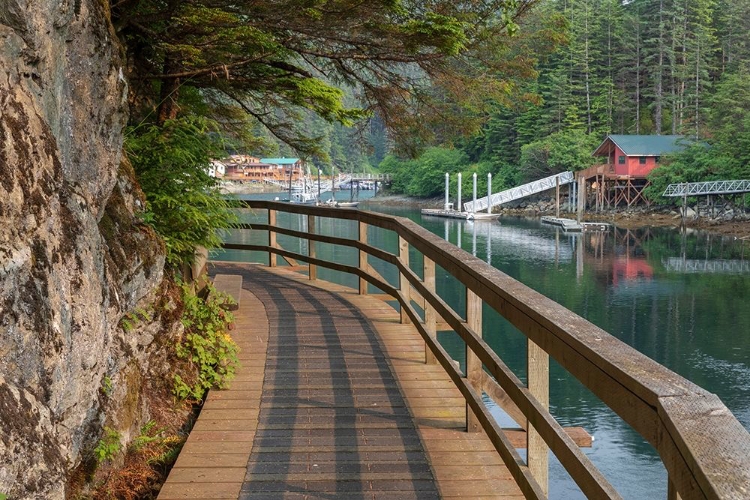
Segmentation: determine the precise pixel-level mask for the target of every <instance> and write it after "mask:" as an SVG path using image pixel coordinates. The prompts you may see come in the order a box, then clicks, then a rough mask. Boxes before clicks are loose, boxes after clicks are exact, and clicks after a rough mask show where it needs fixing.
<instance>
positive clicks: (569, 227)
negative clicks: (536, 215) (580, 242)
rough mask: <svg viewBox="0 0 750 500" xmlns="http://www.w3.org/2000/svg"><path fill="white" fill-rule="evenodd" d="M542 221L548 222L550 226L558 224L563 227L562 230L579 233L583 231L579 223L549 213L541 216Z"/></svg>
mask: <svg viewBox="0 0 750 500" xmlns="http://www.w3.org/2000/svg"><path fill="white" fill-rule="evenodd" d="M541 219H542V223H544V224H550V225H552V226H558V227H561V228H563V231H567V232H575V233H579V232H581V231H583V225H582V224H579V223H578V222H577V221H575V220H573V219H564V218H562V217H552V216H550V215H543V216H542V217H541Z"/></svg>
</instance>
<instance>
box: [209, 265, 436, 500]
mask: <svg viewBox="0 0 750 500" xmlns="http://www.w3.org/2000/svg"><path fill="white" fill-rule="evenodd" d="M212 272H216V273H230V274H240V275H242V276H243V288H245V289H246V290H248V291H250V292H252V293H253V294H254V295H255V296H256V297H258V299H259V300H260V301H261V302H262V303H263V305H264V306H265V309H266V314H267V317H268V322H269V340H268V351H267V357H266V365H265V380H264V382H263V388H262V394H261V405H260V413H259V417H258V427H257V431H256V434H255V439H254V441H253V446H252V452H251V455H250V459H249V461H248V464H247V473H246V476H245V481H244V483H243V485H242V488H241V492H240V498H243V499H244V498H254V499H256V498H261V499H265V498H268V499H271V498H331V499H332V498H347V499H356V498H368V499H372V498H383V499H385V498H388V499H401V498H404V499H407V498H438V492H437V489H436V486H435V482H434V480H433V475H432V473H431V470H430V466H429V464H428V462H427V460H426V458H425V454H424V451H423V448H422V444H421V441H420V438H419V435H418V433H417V431H416V429H415V427H414V423H413V420H412V418H411V416H410V414H409V411H408V409H407V406H406V404H405V402H404V399H403V397H402V395H401V393H400V391H399V388H398V385H397V383H396V381H395V379H394V376H393V374H392V373H391V369H390V367H389V365H388V363H387V362H386V358H385V355H384V352H383V350H382V348H381V345H380V343H379V341H378V339H377V336H376V333H375V330H374V328H373V327H372V325H371V324H370V323H369V321H368V320H367V319H366V318H365V317H364V316H363V314H362V312H360V311H359V310H358V309H356V308H355V307H353V306H352V305H351V304H350V303H348V302H347V301H345V300H343V299H342V298H341V297H339V296H338V295H336V294H334V293H330V292H327V291H324V290H320V289H318V288H314V287H310V286H307V285H305V284H302V283H298V282H293V281H290V280H286V279H283V278H279V276H278V275H275V274H273V273H270V272H268V271H266V270H264V269H263V268H260V267H258V266H239V265H238V266H234V265H231V264H217V265H216V266H214V269H213V271H212Z"/></svg>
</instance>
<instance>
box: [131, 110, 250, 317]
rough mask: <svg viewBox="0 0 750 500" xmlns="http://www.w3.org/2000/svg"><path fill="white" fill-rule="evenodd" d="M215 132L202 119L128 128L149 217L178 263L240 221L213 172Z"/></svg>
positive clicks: (169, 256) (216, 242) (172, 262)
mask: <svg viewBox="0 0 750 500" xmlns="http://www.w3.org/2000/svg"><path fill="white" fill-rule="evenodd" d="M213 131H214V126H213V123H212V122H211V121H209V120H206V119H202V118H196V117H192V118H181V119H177V120H170V121H167V122H166V123H164V125H163V126H162V127H159V126H155V125H153V126H145V127H141V128H137V127H136V128H131V129H129V130H128V135H127V138H126V142H125V150H126V152H127V154H128V157H129V158H130V161H131V162H132V164H133V167H134V169H135V172H136V174H137V176H138V181H139V182H140V184H141V187H142V188H143V191H144V193H145V194H146V200H147V210H146V213H145V215H144V221H146V222H148V223H149V224H151V225H152V226H153V227H154V229H155V230H156V232H157V233H159V235H161V236H162V237H163V238H164V242H165V244H166V247H167V262H168V263H169V264H170V265H171V266H173V267H178V266H180V265H181V264H183V263H190V262H192V261H193V259H194V252H195V248H196V247H197V246H203V247H206V248H208V249H212V248H216V247H218V246H220V245H221V238H220V231H221V230H222V229H226V228H229V227H232V225H233V224H234V223H235V222H236V220H237V219H236V216H235V215H234V213H233V212H232V211H231V208H232V206H233V203H232V202H231V201H228V200H227V199H225V198H224V197H223V196H222V195H221V194H220V193H219V190H218V188H217V183H216V179H214V178H213V177H210V176H209V175H208V167H209V165H210V161H211V158H212V155H214V154H215V153H216V152H217V151H218V145H217V144H216V143H215V140H214V139H213V136H212V133H213ZM126 321H128V320H126ZM130 326H131V327H132V325H130Z"/></svg>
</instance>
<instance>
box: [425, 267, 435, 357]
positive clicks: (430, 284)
mask: <svg viewBox="0 0 750 500" xmlns="http://www.w3.org/2000/svg"><path fill="white" fill-rule="evenodd" d="M423 269H424V286H425V288H427V290H429V291H430V292H432V293H435V261H433V260H432V259H430V258H429V257H427V256H426V255H425V256H424V266H423ZM424 299H425V301H424V329H425V330H427V334H428V335H429V336H430V337H432V338H433V339H434V338H436V337H437V314H436V313H435V309H433V308H432V306H431V305H430V304H429V303H428V302H427V298H426V297H425V298H424ZM424 362H425V363H427V364H428V365H434V364H436V363H437V359H436V358H435V355H434V354H433V353H432V351H431V350H430V348H429V347H428V346H427V344H425V345H424Z"/></svg>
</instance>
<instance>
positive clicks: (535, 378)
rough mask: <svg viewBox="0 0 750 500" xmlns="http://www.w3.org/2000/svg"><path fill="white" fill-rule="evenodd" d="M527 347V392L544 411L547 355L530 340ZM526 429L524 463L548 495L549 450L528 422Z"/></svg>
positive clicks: (546, 387)
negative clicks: (525, 462)
mask: <svg viewBox="0 0 750 500" xmlns="http://www.w3.org/2000/svg"><path fill="white" fill-rule="evenodd" d="M527 346H528V347H527V357H526V359H527V368H526V369H527V373H528V382H527V383H528V386H529V392H531V394H532V395H533V396H534V397H535V398H536V399H537V401H539V403H540V404H541V405H542V406H543V407H544V408H545V409H549V354H547V353H546V352H545V351H544V350H543V349H542V348H541V347H539V346H538V345H536V344H535V343H534V342H532V341H531V340H529V341H528V342H527ZM526 429H527V430H526V453H527V455H526V461H527V463H528V466H529V470H530V471H531V474H532V475H533V476H534V479H536V482H537V483H538V484H539V486H541V487H542V490H543V491H544V494H545V495H548V494H549V484H548V483H549V464H548V462H549V457H548V455H549V448H548V447H547V444H546V443H545V442H544V440H543V439H542V437H541V436H540V435H539V433H538V432H537V431H536V430H535V429H534V427H533V426H532V425H531V423H530V422H527V426H526Z"/></svg>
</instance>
